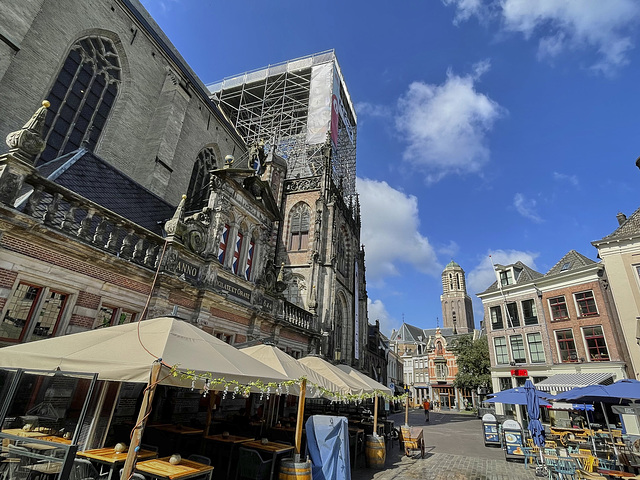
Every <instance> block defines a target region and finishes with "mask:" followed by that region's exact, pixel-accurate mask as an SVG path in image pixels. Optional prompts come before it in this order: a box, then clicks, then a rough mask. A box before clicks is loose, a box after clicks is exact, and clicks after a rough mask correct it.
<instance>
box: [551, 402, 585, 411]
mask: <svg viewBox="0 0 640 480" xmlns="http://www.w3.org/2000/svg"><path fill="white" fill-rule="evenodd" d="M551 409H552V410H589V411H590V412H593V410H594V408H593V405H587V404H584V403H567V402H553V406H552V407H551Z"/></svg>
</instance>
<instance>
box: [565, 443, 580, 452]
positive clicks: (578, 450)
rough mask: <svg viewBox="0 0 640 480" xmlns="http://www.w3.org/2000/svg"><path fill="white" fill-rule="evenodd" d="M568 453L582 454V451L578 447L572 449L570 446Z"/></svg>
mask: <svg viewBox="0 0 640 480" xmlns="http://www.w3.org/2000/svg"><path fill="white" fill-rule="evenodd" d="M567 452H569V453H570V454H571V453H580V449H579V448H578V447H572V446H571V445H569V446H568V447H567Z"/></svg>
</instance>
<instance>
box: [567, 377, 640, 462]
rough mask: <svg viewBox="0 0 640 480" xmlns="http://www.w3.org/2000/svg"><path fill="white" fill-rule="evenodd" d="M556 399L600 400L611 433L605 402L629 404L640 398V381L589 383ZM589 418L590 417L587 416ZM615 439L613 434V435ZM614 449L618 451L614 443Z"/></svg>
mask: <svg viewBox="0 0 640 480" xmlns="http://www.w3.org/2000/svg"><path fill="white" fill-rule="evenodd" d="M555 399H556V400H573V401H576V402H581V403H595V402H600V406H601V407H602V412H603V413H604V418H605V421H606V422H607V430H609V435H611V428H610V427H609V418H608V416H607V410H606V409H605V408H604V405H603V404H604V403H618V404H628V403H630V402H634V403H635V401H636V400H640V381H638V380H633V379H623V380H618V381H617V382H615V383H612V384H611V385H588V386H586V387H577V388H574V389H572V390H569V391H568V392H562V393H559V394H558V395H556V398H555ZM587 418H588V417H587ZM611 438H612V439H613V436H612V437H611ZM613 450H614V451H615V452H616V454H617V453H618V450H617V448H616V445H615V443H614V445H613Z"/></svg>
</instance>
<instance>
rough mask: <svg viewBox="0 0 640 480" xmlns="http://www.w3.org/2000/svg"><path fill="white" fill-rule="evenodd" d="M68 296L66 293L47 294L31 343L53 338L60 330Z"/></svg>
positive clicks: (30, 339)
mask: <svg viewBox="0 0 640 480" xmlns="http://www.w3.org/2000/svg"><path fill="white" fill-rule="evenodd" d="M67 297H68V295H65V294H64V293H59V292H54V291H50V292H49V293H48V294H47V298H46V299H45V301H44V303H43V305H42V307H41V308H40V312H39V314H38V321H37V323H36V325H35V327H34V329H33V333H32V334H31V337H30V338H29V341H34V340H41V339H43V338H49V337H53V335H54V334H55V333H56V330H57V329H58V326H59V322H60V319H61V318H62V313H63V311H64V306H65V304H66V303H67Z"/></svg>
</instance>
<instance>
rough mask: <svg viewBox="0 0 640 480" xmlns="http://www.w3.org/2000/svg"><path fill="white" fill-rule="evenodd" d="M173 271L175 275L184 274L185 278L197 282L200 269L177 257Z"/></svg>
mask: <svg viewBox="0 0 640 480" xmlns="http://www.w3.org/2000/svg"><path fill="white" fill-rule="evenodd" d="M173 271H174V273H176V274H177V275H182V274H184V276H185V277H187V278H192V279H194V280H197V278H198V274H199V273H200V267H198V266H197V265H194V264H192V263H189V262H187V261H186V260H183V259H181V258H180V257H178V259H177V261H176V264H175V266H174V268H173Z"/></svg>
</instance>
